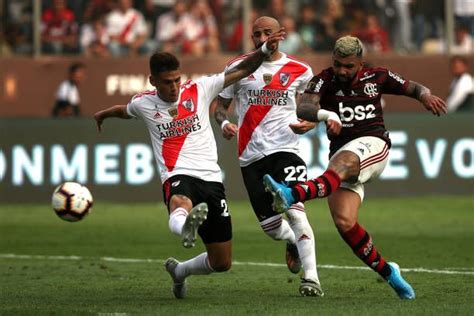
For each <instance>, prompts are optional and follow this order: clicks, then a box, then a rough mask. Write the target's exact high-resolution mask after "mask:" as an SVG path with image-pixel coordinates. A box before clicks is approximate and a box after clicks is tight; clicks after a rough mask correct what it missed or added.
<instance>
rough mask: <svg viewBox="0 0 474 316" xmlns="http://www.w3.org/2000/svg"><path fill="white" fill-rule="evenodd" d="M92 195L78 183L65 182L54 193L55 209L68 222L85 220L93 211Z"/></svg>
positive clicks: (53, 202)
mask: <svg viewBox="0 0 474 316" xmlns="http://www.w3.org/2000/svg"><path fill="white" fill-rule="evenodd" d="M92 203H93V200H92V195H91V193H90V191H89V189H87V188H86V187H85V186H83V185H82V184H79V183H76V182H64V183H63V184H61V185H59V186H58V187H57V188H56V189H55V190H54V193H53V199H52V204H53V209H54V211H55V212H56V214H57V215H58V216H59V217H60V218H61V219H63V220H65V221H68V222H77V221H80V220H81V219H83V218H84V217H85V216H86V215H87V214H89V212H90V211H91V210H92Z"/></svg>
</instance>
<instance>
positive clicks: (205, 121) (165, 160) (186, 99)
mask: <svg viewBox="0 0 474 316" xmlns="http://www.w3.org/2000/svg"><path fill="white" fill-rule="evenodd" d="M223 87H224V73H220V74H216V75H213V76H208V77H201V78H199V79H197V80H195V81H192V80H188V81H187V82H185V83H184V84H183V85H181V87H180V92H179V93H180V94H179V99H178V101H177V102H175V103H169V102H165V101H163V100H162V99H161V98H160V97H159V96H158V95H157V92H156V91H147V92H144V93H141V94H137V95H136V96H134V97H133V98H132V100H131V101H130V102H129V103H128V105H127V112H128V114H129V115H131V116H134V117H137V118H139V119H141V120H143V121H144V122H145V124H146V126H147V128H148V132H149V133H150V137H151V143H152V146H153V151H154V154H155V159H156V161H157V164H158V168H159V171H160V175H161V181H162V182H165V181H166V179H168V178H169V177H172V176H174V175H177V174H184V175H188V176H192V177H195V178H199V179H202V180H204V181H214V182H222V175H221V169H220V168H219V165H218V164H217V147H216V141H215V139H214V133H213V132H212V128H211V125H210V122H209V105H210V104H211V102H212V101H213V100H214V98H216V97H217V95H218V93H219V92H220V91H221V90H222V89H223Z"/></svg>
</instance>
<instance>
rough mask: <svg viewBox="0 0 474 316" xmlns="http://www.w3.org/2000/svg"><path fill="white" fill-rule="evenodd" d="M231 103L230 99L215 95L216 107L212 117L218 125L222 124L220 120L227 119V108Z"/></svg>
mask: <svg viewBox="0 0 474 316" xmlns="http://www.w3.org/2000/svg"><path fill="white" fill-rule="evenodd" d="M231 103H232V99H226V98H223V97H220V96H218V97H217V107H216V112H215V113H214V117H215V119H216V122H217V124H219V126H220V125H221V124H222V122H224V121H225V120H227V110H228V109H229V106H230V104H231Z"/></svg>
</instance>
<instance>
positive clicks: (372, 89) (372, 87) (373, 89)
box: [364, 82, 379, 98]
mask: <svg viewBox="0 0 474 316" xmlns="http://www.w3.org/2000/svg"><path fill="white" fill-rule="evenodd" d="M364 93H365V94H367V95H368V96H369V97H370V98H373V97H376V96H377V95H378V94H379V92H378V91H377V85H376V84H374V83H370V82H367V83H366V84H365V86H364Z"/></svg>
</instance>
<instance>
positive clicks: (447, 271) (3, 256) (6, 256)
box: [0, 253, 474, 276]
mask: <svg viewBox="0 0 474 316" xmlns="http://www.w3.org/2000/svg"><path fill="white" fill-rule="evenodd" d="M0 259H24V260H72V261H79V260H97V259H99V260H101V261H106V262H121V263H164V262H165V260H161V259H137V258H113V257H101V258H89V257H80V256H45V255H16V254H13V253H5V254H0ZM232 264H233V265H236V266H257V267H258V266H261V267H285V268H286V264H281V263H270V262H240V261H233V262H232ZM318 269H332V270H370V269H369V268H368V267H356V266H338V265H333V264H320V265H318ZM454 269H457V270H454ZM472 269H474V268H446V269H426V268H402V269H400V270H401V271H402V272H419V273H432V274H460V275H473V276H474V271H472V272H471V271H458V270H472Z"/></svg>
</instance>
